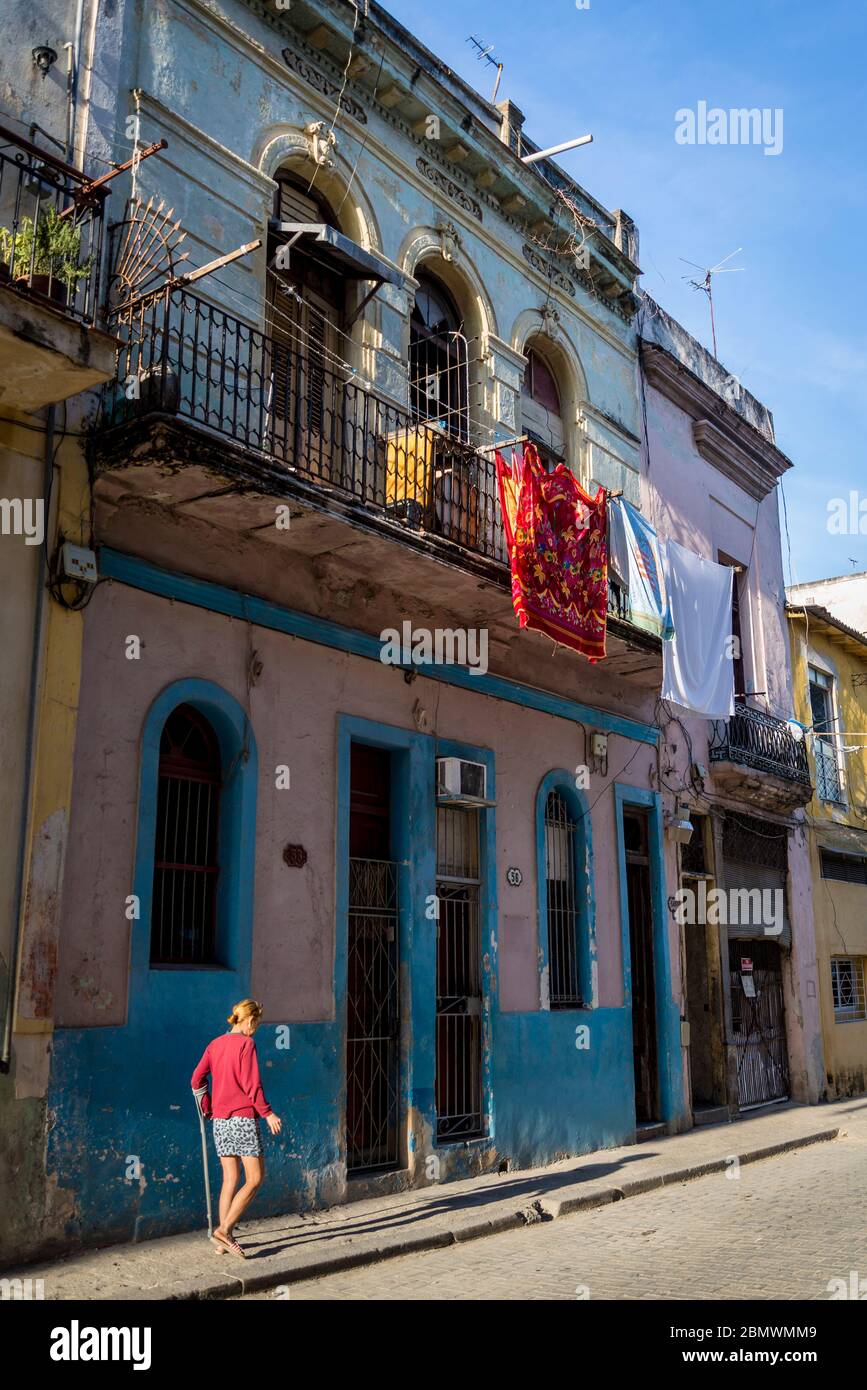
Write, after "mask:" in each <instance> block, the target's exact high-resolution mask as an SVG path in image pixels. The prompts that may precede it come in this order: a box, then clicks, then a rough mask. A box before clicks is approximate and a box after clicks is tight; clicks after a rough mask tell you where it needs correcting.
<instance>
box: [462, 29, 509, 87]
mask: <svg viewBox="0 0 867 1390" xmlns="http://www.w3.org/2000/svg"><path fill="white" fill-rule="evenodd" d="M467 43H471V44H472V45H473V48H475V49H476V60H477V61H478V62H479V63H481V61H482V59H484V61H485V62H486V63H488V64H490V66H491V67H492V68H496V69H497V80H496V82H495V83H494V90H493V93H492V94H491V101H496V100H497V92H498V91H499V90H500V78H501V77H502V75H503V64H502V63H501V62H500V60H499V58H492V57H491V54H492V53H493V51H494V45H493V44H492V43H488V44H485V43H482V40H481V39H477V38H474V37H473V35H472V34H470V37H469V38H468V39H467Z"/></svg>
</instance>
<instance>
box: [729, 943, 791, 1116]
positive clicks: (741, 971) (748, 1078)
mask: <svg viewBox="0 0 867 1390" xmlns="http://www.w3.org/2000/svg"><path fill="white" fill-rule="evenodd" d="M729 979H730V983H731V1020H732V1025H731V1038H730V1045H731V1048H732V1050H733V1052H734V1057H735V1061H736V1064H737V1099H738V1106H739V1108H740V1109H741V1110H748V1109H751V1108H752V1107H753V1106H759V1105H770V1104H772V1103H773V1102H774V1101H781V1100H787V1099H788V1096H789V1059H788V1052H787V1049H786V1018H785V1010H784V1006H783V971H782V959H781V953H780V948H779V946H778V945H777V944H776V942H773V941H759V940H757V941H746V940H734V941H730V942H729Z"/></svg>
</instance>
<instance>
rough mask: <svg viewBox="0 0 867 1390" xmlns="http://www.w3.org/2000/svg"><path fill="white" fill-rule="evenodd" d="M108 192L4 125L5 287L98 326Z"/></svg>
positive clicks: (0, 136) (0, 180) (1, 230)
mask: <svg viewBox="0 0 867 1390" xmlns="http://www.w3.org/2000/svg"><path fill="white" fill-rule="evenodd" d="M107 192H108V190H107V188H98V189H92V188H91V187H90V181H89V179H88V178H87V177H86V176H85V175H84V174H82V173H81V171H80V170H78V169H74V168H73V167H72V166H71V165H70V164H66V163H65V162H64V161H63V160H61V159H58V158H57V157H56V156H55V155H53V154H51V153H49V152H48V151H47V150H43V149H40V148H39V146H37V145H34V144H33V143H32V142H31V141H30V140H26V139H24V138H23V137H22V136H20V135H17V134H16V133H15V132H14V131H12V130H8V129H7V128H6V126H4V125H0V285H7V286H9V287H10V288H12V289H14V290H16V291H17V292H19V293H21V294H24V295H27V296H28V297H32V298H33V299H35V300H37V301H41V302H43V303H45V304H50V305H52V306H53V307H54V308H58V309H61V310H62V311H63V312H64V313H66V314H69V315H71V316H72V317H73V318H75V319H78V320H80V321H81V322H83V323H93V321H94V319H95V318H96V315H97V310H98V305H99V279H100V265H101V261H102V236H103V223H104V217H103V207H104V200H105V196H106V193H107Z"/></svg>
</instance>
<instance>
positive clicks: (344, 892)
mask: <svg viewBox="0 0 867 1390" xmlns="http://www.w3.org/2000/svg"><path fill="white" fill-rule="evenodd" d="M353 743H365V744H368V745H370V746H373V747H376V748H383V749H386V750H387V751H388V752H390V753H391V754H392V755H393V760H392V766H393V771H392V809H393V817H392V821H393V826H394V831H393V835H394V839H393V846H392V853H393V854H394V855H395V857H396V859H397V861H398V865H399V868H398V894H399V915H398V921H399V934H400V940H399V954H400V1007H401V1025H400V1032H401V1049H400V1054H401V1055H400V1061H401V1065H400V1126H401V1132H402V1134H407V1133H408V1135H409V1138H408V1145H409V1151H408V1152H404V1153H403V1155H402V1159H401V1166H404V1167H411V1166H412V1160H413V1152H412V1150H413V1147H414V1145H415V1144H417V1143H418V1142H419V1139H420V1136H423V1135H425V1136H428V1139H427V1141H426V1145H425V1146H426V1147H430V1148H431V1149H432V1148H433V1147H435V1145H436V1121H437V1116H436V968H437V954H436V952H437V932H436V925H437V924H436V917H435V916H434V915H433V904H434V903H435V897H436V758H437V757H461V758H469V759H472V760H473V761H474V762H482V763H484V764H485V766H486V768H487V773H488V796H489V798H490V799H491V800H493V798H494V796H495V784H494V754H493V753H492V752H491V751H490V749H486V748H477V747H475V746H471V745H468V744H463V743H455V742H453V741H451V740H445V739H440V740H439V741H437V740H436V739H435V738H433V737H432V736H431V735H428V734H419V733H415V732H414V731H412V730H409V729H401V728H397V727H393V726H391V725H388V724H380V723H377V722H376V721H374V720H368V719H360V718H356V717H355V716H350V715H340V716H339V720H338V752H337V856H336V872H337V883H336V885H335V889H336V903H337V912H336V940H335V952H334V1001H335V1012H336V1016H337V1020H338V1024H339V1036H340V1038H341V1047H342V1058H343V1061H342V1066H341V1091H340V1100H339V1104H340V1107H341V1114H343V1113H345V1107H346V1067H345V1057H346V989H347V943H348V933H349V900H348V891H349V873H348V864H349V807H350V757H351V748H352V744H353ZM480 836H481V860H482V863H481V876H482V886H481V892H480V902H479V914H480V921H479V927H480V938H481V943H482V957H483V959H482V978H483V982H484V1000H483V1034H482V1084H483V1092H482V1095H483V1108H484V1113H485V1116H486V1121H487V1135H486V1139H487V1140H491V1139H492V1138H493V1094H492V1042H493V1038H492V1031H493V1029H492V1017H491V1013H492V998H493V990H492V988H491V973H492V971H493V970H494V969H495V956H496V948H495V945H493V944H492V943H495V941H496V922H497V902H496V874H495V867H494V866H495V848H496V838H495V837H496V830H495V823H494V809H493V807H489V808H485V809H483V810H482V811H481V812H480ZM408 1117H409V1118H410V1123H409V1125H408V1126H407V1118H408ZM482 1142H484V1141H482ZM342 1145H343V1146H344V1152H345V1135H344V1136H343V1138H342Z"/></svg>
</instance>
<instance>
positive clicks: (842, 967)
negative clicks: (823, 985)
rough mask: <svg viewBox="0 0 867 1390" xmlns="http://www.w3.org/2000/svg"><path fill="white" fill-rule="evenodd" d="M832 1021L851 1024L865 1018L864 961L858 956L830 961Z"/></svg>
mask: <svg viewBox="0 0 867 1390" xmlns="http://www.w3.org/2000/svg"><path fill="white" fill-rule="evenodd" d="M831 992H832V994H833V996H834V1019H835V1022H837V1023H853V1022H855V1021H857V1020H858V1019H864V1018H867V1009H865V1000H864V961H863V960H862V958H861V957H860V956H849V957H847V956H836V957H835V958H834V959H832V961H831Z"/></svg>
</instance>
